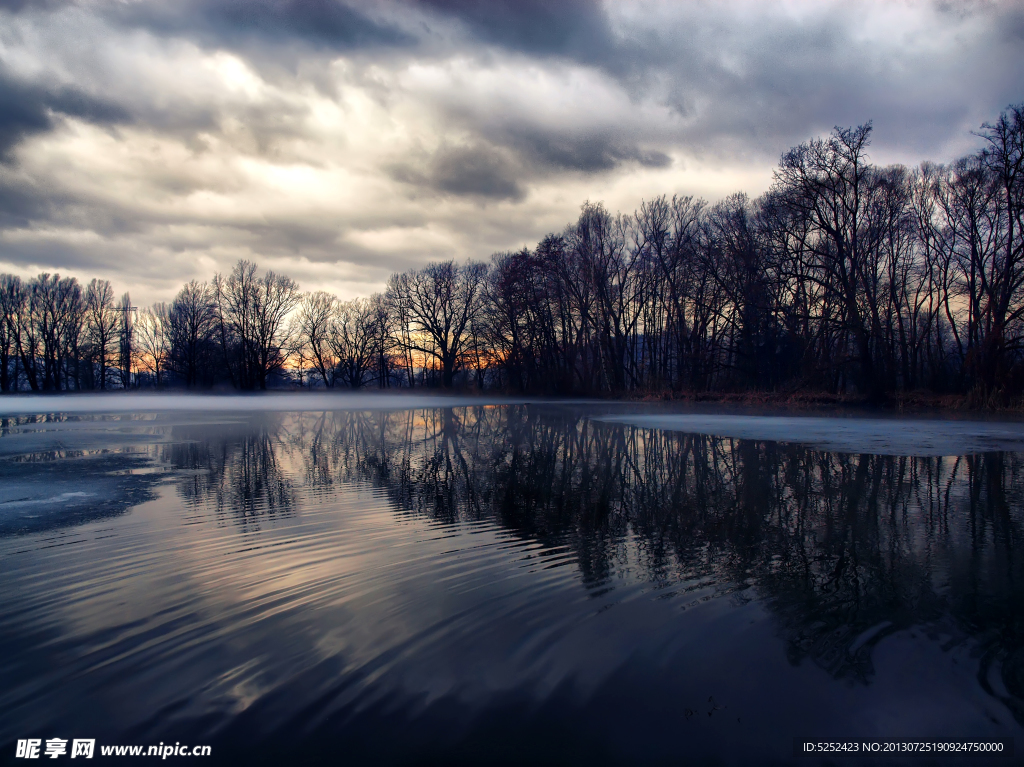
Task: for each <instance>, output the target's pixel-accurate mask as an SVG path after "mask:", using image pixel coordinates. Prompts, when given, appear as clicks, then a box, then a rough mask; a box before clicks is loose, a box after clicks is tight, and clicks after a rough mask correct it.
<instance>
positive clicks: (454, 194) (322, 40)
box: [0, 0, 1024, 302]
mask: <svg viewBox="0 0 1024 767" xmlns="http://www.w3.org/2000/svg"><path fill="white" fill-rule="evenodd" d="M1022 83H1024V3H1021V2H1016V3H1004V4H1000V3H996V2H974V3H955V2H896V1H895V0H894V1H892V2H875V3H872V2H863V3H848V2H847V3H839V2H827V1H825V0H805V1H803V2H801V1H799V0H790V1H789V2H777V3H769V2H711V1H709V2H688V1H685V0H674V1H672V2H643V1H638V2H631V1H628V0H613V1H611V2H605V3H601V2H592V1H591V0H487V1H483V0H482V1H481V2H468V1H466V0H407V1H406V2H397V1H396V2H372V1H368V0H362V2H351V3H348V2H344V1H343V0H175V1H174V2H167V1H166V0H159V1H154V2H144V1H142V0H110V1H109V2H102V1H99V0H96V1H90V0H82V2H61V1H60V0H0V271H7V272H13V273H16V274H20V275H22V276H25V277H28V276H32V275H35V274H37V273H39V272H40V271H58V272H60V273H62V274H71V275H74V276H77V277H79V278H80V279H81V278H85V279H88V278H90V277H94V276H97V277H103V278H107V279H110V280H111V281H112V282H113V283H114V287H115V289H116V290H118V291H121V290H125V289H131V291H132V296H133V298H134V299H135V300H136V302H150V301H154V300H166V299H170V298H171V297H173V295H174V293H175V292H176V290H177V289H178V287H179V286H180V284H181V283H182V282H183V281H186V280H188V279H192V278H197V279H208V278H209V277H211V276H212V275H213V274H214V272H216V271H219V270H227V269H230V267H231V265H232V264H233V263H234V262H235V261H236V260H237V259H239V258H250V259H253V260H255V261H257V262H258V263H259V264H260V265H261V266H263V267H268V268H273V269H275V270H279V271H283V272H285V273H287V274H289V275H290V276H292V277H294V278H295V279H297V280H298V281H299V282H300V284H301V285H302V286H303V287H304V288H307V289H311V288H327V289H330V290H332V291H334V292H336V293H338V294H339V295H341V296H342V297H351V296H355V295H364V294H368V293H370V292H373V291H374V290H379V289H380V288H381V287H382V286H383V284H384V282H385V281H386V279H387V277H388V275H389V274H390V273H392V272H394V271H400V270H404V269H407V268H410V267H413V266H417V265H422V264H425V263H427V262H429V261H432V260H438V259H446V258H456V259H459V260H463V259H466V258H477V259H486V258H488V257H489V256H490V254H491V253H493V252H495V251H498V250H507V249H513V248H519V247H522V246H524V245H527V246H529V245H533V244H535V243H536V242H537V240H538V239H539V238H540V237H542V236H543V235H544V234H545V233H546V232H549V231H557V230H561V229H562V228H563V227H564V226H565V224H567V223H568V222H570V221H571V220H573V219H574V218H575V217H576V215H577V213H578V210H579V206H580V204H581V203H582V202H583V201H584V200H588V199H589V200H593V201H597V200H600V201H603V202H604V203H605V204H606V205H607V206H608V207H609V208H610V209H611V210H613V211H616V210H622V211H630V210H633V209H634V208H636V207H637V206H638V205H639V204H640V202H641V200H643V199H644V198H650V197H653V196H656V195H659V194H669V195H671V194H674V193H682V194H695V195H700V196H704V197H706V198H708V199H710V200H715V199H718V198H720V197H722V196H724V195H726V194H729V193H731V192H733V191H739V190H743V191H746V192H748V193H749V194H751V195H756V194H759V193H760V192H763V191H764V190H765V189H766V188H767V187H768V185H769V184H770V183H771V178H772V169H773V167H774V165H775V164H776V162H777V161H778V158H779V156H780V155H781V154H782V152H784V151H785V150H786V149H787V148H789V147H790V146H792V145H794V144H797V143H799V142H801V141H804V140H806V139H808V138H810V137H812V136H816V135H821V134H824V133H827V132H828V131H829V130H830V129H831V128H832V126H834V125H842V126H850V125H856V124H860V123H863V122H865V121H867V120H873V122H874V128H875V130H874V137H873V145H872V150H871V153H872V158H873V159H874V160H875V161H876V162H881V163H889V162H903V163H906V164H916V163H918V162H920V161H922V160H925V159H930V160H935V161H940V162H945V161H949V160H951V159H953V158H955V157H956V156H958V155H960V154H963V153H966V152H968V151H971V150H972V149H973V148H975V147H976V146H977V145H978V143H977V142H978V139H977V138H976V137H974V136H972V134H971V130H972V129H977V128H978V126H979V125H980V124H981V123H982V122H984V121H985V120H990V119H993V118H994V117H996V116H997V115H998V113H999V111H1000V110H1001V109H1002V108H1004V107H1005V106H1006V105H1007V104H1009V103H1017V102H1020V101H1022V100H1024V85H1022Z"/></svg>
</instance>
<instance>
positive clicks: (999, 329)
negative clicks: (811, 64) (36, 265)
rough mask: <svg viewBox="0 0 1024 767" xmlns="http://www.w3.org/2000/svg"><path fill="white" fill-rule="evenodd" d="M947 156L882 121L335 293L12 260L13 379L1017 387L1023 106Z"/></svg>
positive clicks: (585, 389)
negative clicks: (36, 269)
mask: <svg viewBox="0 0 1024 767" xmlns="http://www.w3.org/2000/svg"><path fill="white" fill-rule="evenodd" d="M977 135H978V136H980V137H981V138H982V139H983V146H982V148H981V149H980V150H979V151H977V152H975V153H973V154H970V155H968V156H965V157H963V158H961V159H959V160H956V161H954V162H952V163H949V164H947V165H937V164H933V163H924V164H922V165H921V166H920V167H918V168H914V169H908V168H906V167H904V166H901V165H890V166H885V167H881V166H877V165H874V164H872V163H871V162H870V159H869V156H868V147H869V143H870V136H871V124H870V123H867V124H865V125H862V126H859V127H856V128H847V129H841V128H836V129H835V130H834V131H833V132H832V133H831V134H830V135H829V136H827V137H824V138H817V139H813V140H811V141H808V142H806V143H804V144H801V145H799V146H797V147H795V148H793V149H791V150H790V151H788V152H787V153H785V154H784V155H783V156H782V158H781V160H780V163H779V165H778V167H777V169H776V171H775V175H774V182H773V184H772V186H771V187H770V189H769V190H768V191H767V192H766V193H765V194H763V195H761V196H760V197H758V198H757V199H750V198H749V197H748V196H746V195H745V194H742V193H739V194H735V195H732V196H730V197H728V198H726V199H724V200H722V201H720V202H718V203H715V204H709V203H708V202H707V201H705V200H702V199H697V198H694V197H690V196H673V197H671V198H669V197H667V196H665V195H662V196H659V197H655V198H653V199H651V200H648V201H645V202H643V203H642V205H641V206H640V208H639V209H638V210H636V211H634V212H633V213H630V214H618V215H612V214H611V213H610V212H609V211H607V210H606V209H605V207H604V206H603V205H602V204H600V203H590V202H587V203H585V204H584V205H583V206H582V210H581V213H580V216H579V218H578V220H577V221H576V222H575V223H573V224H571V225H569V226H567V227H566V228H565V229H564V230H563V231H561V232H558V233H551V234H549V235H547V236H545V237H544V238H543V239H542V240H541V242H540V243H538V244H537V246H536V247H534V248H533V249H529V248H524V249H522V250H520V251H516V252H507V253H498V254H495V255H493V256H492V258H491V261H490V263H484V262H469V263H466V264H457V263H455V262H454V261H446V262H440V263H432V264H429V265H428V266H426V267H424V268H422V269H413V270H409V271H407V272H404V273H401V274H395V275H393V276H392V277H391V279H390V280H389V281H388V284H387V288H386V289H385V291H384V292H383V293H380V294H376V295H373V296H371V297H369V298H361V299H356V300H350V301H342V300H339V299H338V298H337V297H335V296H332V295H330V294H328V293H326V292H322V291H316V292H311V293H303V292H302V291H301V290H300V289H299V286H298V285H297V284H296V283H295V282H294V281H293V280H291V279H290V278H288V277H286V276H284V275H279V274H275V273H273V272H264V273H261V272H260V271H259V269H258V268H257V266H256V265H255V264H253V263H252V262H249V261H240V262H239V263H238V264H236V266H235V267H234V269H233V270H232V271H231V272H230V273H229V274H227V275H216V276H215V277H214V278H213V279H212V280H211V281H209V282H198V281H192V282H189V283H188V284H187V285H185V286H184V287H183V288H182V289H181V290H180V291H179V293H178V294H177V296H176V297H175V298H174V300H173V301H172V302H171V303H170V304H164V303H158V304H154V305H153V306H151V307H146V308H142V309H139V308H136V307H133V306H132V305H131V300H130V297H129V295H128V294H127V293H126V294H124V295H123V296H122V297H121V298H119V299H117V298H115V294H114V291H113V289H112V287H111V285H110V283H109V282H107V281H104V280H92V281H91V282H89V284H88V285H85V286H83V285H81V284H79V283H78V281H77V280H75V279H74V278H67V277H63V278H62V277H60V276H59V275H49V274H42V275H40V276H38V277H37V278H35V279H32V280H28V281H23V280H21V279H19V278H18V277H15V276H12V275H0V310H2V313H3V318H2V321H0V387H2V390H3V391H4V392H9V391H25V390H31V391H73V390H85V389H109V388H133V387H138V386H149V385H152V386H157V387H163V386H172V385H176V386H184V387H190V388H191V387H210V386H215V385H229V386H233V387H235V388H238V389H265V388H267V387H268V385H279V384H282V383H290V384H291V385H302V386H318V387H326V388H336V387H345V388H353V389H358V388H361V387H365V386H379V387H382V388H385V387H392V386H406V387H419V386H437V387H444V388H452V387H480V388H483V387H488V388H499V389H504V390H510V391H519V392H536V393H552V394H572V393H585V394H625V393H631V392H662V391H672V392H711V391H750V390H755V391H782V392H795V391H798V390H812V391H820V392H833V393H840V394H845V393H857V394H859V395H862V396H866V397H870V398H873V399H880V398H884V397H885V396H887V395H889V394H893V393H898V392H907V391H913V390H922V389H924V390H929V391H934V392H952V393H968V392H970V393H981V394H983V395H984V396H986V397H990V396H1011V395H1012V396H1016V395H1018V394H1020V393H1021V392H1022V391H1024V359H1022V353H1024V287H1022V286H1024V104H1020V105H1016V106H1010V107H1008V108H1007V109H1006V110H1005V111H1004V112H1002V113H1001V114H1000V115H999V118H998V119H997V120H995V121H994V122H991V123H985V124H984V125H983V126H982V127H981V129H980V130H979V132H978V134H977Z"/></svg>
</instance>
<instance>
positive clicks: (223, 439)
mask: <svg viewBox="0 0 1024 767" xmlns="http://www.w3.org/2000/svg"><path fill="white" fill-rule="evenodd" d="M173 435H174V437H175V440H176V441H175V442H173V443H170V444H168V445H166V446H165V451H166V452H165V455H164V460H165V461H166V462H167V463H169V464H170V465H171V466H173V467H174V468H175V469H177V470H178V471H180V472H182V473H184V474H185V475H186V476H185V477H183V478H182V479H181V480H180V481H179V483H178V493H179V494H180V495H181V496H182V497H183V498H184V499H185V500H186V502H188V503H189V504H192V505H199V504H206V505H210V506H212V507H213V508H214V509H215V510H216V512H217V515H218V516H220V517H227V516H230V517H231V518H232V519H233V520H234V521H235V522H237V523H239V524H241V525H242V526H243V527H245V528H246V529H250V530H259V527H260V521H261V520H262V519H264V518H267V517H271V518H272V517H276V516H290V515H291V514H292V513H294V510H295V488H294V483H293V480H292V479H291V478H290V477H289V476H288V475H289V472H288V470H287V468H286V467H285V466H283V465H282V463H283V462H284V461H286V460H287V459H288V457H289V453H290V452H291V451H290V449H289V448H290V445H289V444H288V441H287V436H286V435H285V434H284V430H283V429H282V419H281V416H279V415H274V414H272V415H269V416H267V417H265V418H262V419H260V420H258V421H256V422H254V423H248V424H240V425H239V426H238V427H237V428H225V427H224V426H223V425H217V426H216V428H215V429H211V428H210V427H204V426H186V427H175V428H174V430H173Z"/></svg>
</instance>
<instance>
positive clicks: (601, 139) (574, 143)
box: [507, 126, 672, 173]
mask: <svg viewBox="0 0 1024 767" xmlns="http://www.w3.org/2000/svg"><path fill="white" fill-rule="evenodd" d="M507 141H508V143H509V144H510V145H512V146H513V147H515V148H516V149H517V150H518V151H519V152H520V153H521V154H522V156H523V157H524V158H525V159H527V160H528V161H529V163H530V164H532V165H533V166H534V167H535V168H541V169H552V168H556V169H563V170H575V171H582V172H584V173H597V172H602V171H609V170H613V169H614V168H616V167H617V166H619V165H621V164H622V163H626V162H635V163H637V164H639V165H642V166H644V167H647V168H665V167H668V166H669V165H670V164H671V162H672V161H671V158H670V157H669V156H668V155H667V154H665V153H664V152H662V151H659V150H657V149H643V148H641V147H640V146H638V145H637V144H635V143H633V142H631V141H629V140H628V139H627V138H622V137H615V136H612V135H608V134H607V133H601V132H593V131H591V132H582V133H581V134H576V135H574V134H572V133H570V132H568V131H556V130H540V129H537V128H534V127H531V126H521V127H519V128H517V129H513V130H510V131H509V132H508V138H507Z"/></svg>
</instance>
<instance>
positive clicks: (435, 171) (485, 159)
mask: <svg viewBox="0 0 1024 767" xmlns="http://www.w3.org/2000/svg"><path fill="white" fill-rule="evenodd" d="M390 172H391V176H392V177H393V178H394V179H395V180H396V181H401V182H403V183H406V184H411V185H414V186H424V187H427V188H428V189H431V190H433V191H436V192H442V193H446V194H453V195H456V196H460V197H484V198H488V199H496V200H518V199H521V198H522V196H523V189H522V187H521V186H520V185H519V182H518V180H517V177H520V176H521V175H522V173H521V171H520V170H519V169H517V168H516V166H515V164H514V163H513V162H511V161H510V159H509V157H508V156H507V154H506V153H504V152H501V151H499V150H496V149H494V148H492V147H488V146H484V145H476V146H468V147H465V146H463V147H442V148H441V149H439V150H438V151H437V152H435V153H434V154H433V155H432V156H431V157H430V158H429V159H428V160H427V161H426V162H424V163H420V164H419V166H417V164H414V163H408V162H405V163H399V164H397V165H394V166H393V167H392V168H391V169H390Z"/></svg>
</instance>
